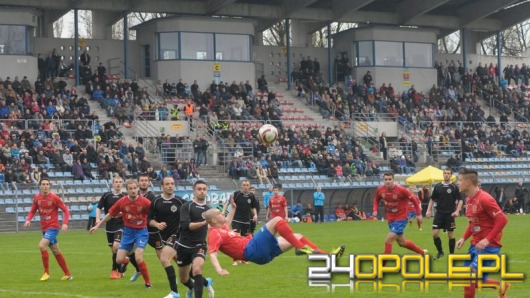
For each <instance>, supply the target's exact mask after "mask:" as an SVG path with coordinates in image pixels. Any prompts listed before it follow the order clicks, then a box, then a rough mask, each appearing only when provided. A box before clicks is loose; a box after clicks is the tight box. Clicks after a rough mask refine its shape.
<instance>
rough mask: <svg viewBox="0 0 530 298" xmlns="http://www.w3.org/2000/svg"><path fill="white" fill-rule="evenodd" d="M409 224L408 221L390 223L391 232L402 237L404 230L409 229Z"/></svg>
mask: <svg viewBox="0 0 530 298" xmlns="http://www.w3.org/2000/svg"><path fill="white" fill-rule="evenodd" d="M407 223H408V220H407V219H403V220H396V221H394V222H389V223H388V227H389V228H390V232H392V233H394V234H398V235H401V234H403V230H405V228H406V227H407Z"/></svg>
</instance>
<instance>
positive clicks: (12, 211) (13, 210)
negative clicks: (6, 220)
mask: <svg viewBox="0 0 530 298" xmlns="http://www.w3.org/2000/svg"><path fill="white" fill-rule="evenodd" d="M6 212H7V213H15V207H6Z"/></svg>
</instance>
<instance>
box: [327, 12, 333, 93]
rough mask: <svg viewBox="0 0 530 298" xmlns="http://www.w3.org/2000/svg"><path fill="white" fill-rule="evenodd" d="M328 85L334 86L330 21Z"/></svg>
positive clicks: (329, 26)
mask: <svg viewBox="0 0 530 298" xmlns="http://www.w3.org/2000/svg"><path fill="white" fill-rule="evenodd" d="M327 30H328V36H327V37H328V83H329V86H330V87H331V85H332V84H333V64H332V60H331V22H329V21H328V25H327Z"/></svg>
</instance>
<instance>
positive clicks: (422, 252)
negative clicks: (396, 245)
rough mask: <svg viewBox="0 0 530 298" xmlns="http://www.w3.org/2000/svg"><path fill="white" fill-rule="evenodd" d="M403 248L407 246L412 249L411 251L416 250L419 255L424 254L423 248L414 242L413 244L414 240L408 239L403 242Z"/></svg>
mask: <svg viewBox="0 0 530 298" xmlns="http://www.w3.org/2000/svg"><path fill="white" fill-rule="evenodd" d="M405 248H407V249H409V250H412V251H413V252H417V253H419V254H420V255H424V254H425V252H424V251H423V249H421V248H420V247H419V246H417V245H416V244H414V242H412V241H410V240H407V243H406V244H405Z"/></svg>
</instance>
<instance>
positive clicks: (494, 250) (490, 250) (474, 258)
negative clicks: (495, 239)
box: [464, 244, 501, 281]
mask: <svg viewBox="0 0 530 298" xmlns="http://www.w3.org/2000/svg"><path fill="white" fill-rule="evenodd" d="M500 252H501V248H500V247H493V246H486V248H485V249H484V250H481V251H477V250H476V249H475V245H473V244H471V246H470V247H469V249H468V251H467V253H468V254H469V255H470V256H471V260H468V261H465V262H464V266H469V267H471V268H473V269H474V270H475V271H477V270H478V255H488V254H489V255H498V254H499V253H500ZM491 265H493V261H491V260H488V261H482V267H489V266H491ZM488 275H489V273H484V274H482V280H483V281H485V280H486V279H487V278H488Z"/></svg>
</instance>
